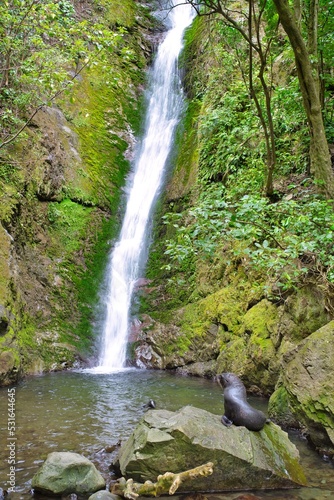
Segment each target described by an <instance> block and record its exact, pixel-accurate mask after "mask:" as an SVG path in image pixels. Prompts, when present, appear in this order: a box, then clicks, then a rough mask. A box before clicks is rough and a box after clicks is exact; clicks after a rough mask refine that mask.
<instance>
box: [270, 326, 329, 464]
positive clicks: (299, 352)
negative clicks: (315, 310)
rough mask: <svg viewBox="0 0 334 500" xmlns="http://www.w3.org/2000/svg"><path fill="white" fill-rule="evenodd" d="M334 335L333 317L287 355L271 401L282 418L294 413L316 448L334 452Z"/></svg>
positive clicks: (271, 410) (274, 409)
mask: <svg viewBox="0 0 334 500" xmlns="http://www.w3.org/2000/svg"><path fill="white" fill-rule="evenodd" d="M333 339H334V321H331V322H330V323H328V324H327V325H325V326H323V327H322V328H320V329H319V330H317V331H315V332H314V333H312V335H310V336H309V337H308V338H306V339H305V340H303V341H302V342H301V343H300V344H299V345H298V346H297V347H296V349H295V351H293V352H290V353H289V354H287V355H286V356H285V358H283V361H284V364H283V367H282V368H283V369H282V371H281V378H280V386H279V387H278V388H277V390H276V391H275V393H274V394H273V396H272V397H271V399H270V405H269V409H270V414H272V415H273V417H274V418H275V419H276V420H277V421H278V422H282V423H284V418H285V417H284V415H286V414H287V413H289V414H292V415H293V418H294V420H295V421H297V422H299V426H301V427H304V428H306V430H307V433H308V435H309V439H310V441H311V442H312V443H313V444H314V445H315V446H316V448H318V449H319V450H321V451H322V452H324V453H325V454H328V455H334V385H333V380H334V364H333V360H334V340H333Z"/></svg>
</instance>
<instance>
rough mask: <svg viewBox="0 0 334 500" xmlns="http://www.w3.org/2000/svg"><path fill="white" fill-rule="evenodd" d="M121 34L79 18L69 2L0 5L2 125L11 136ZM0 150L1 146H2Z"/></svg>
mask: <svg viewBox="0 0 334 500" xmlns="http://www.w3.org/2000/svg"><path fill="white" fill-rule="evenodd" d="M122 35H123V32H122V31H121V30H117V31H112V30H110V29H109V27H107V26H105V25H104V24H99V23H98V22H95V23H88V22H87V21H86V20H84V19H80V20H79V19H78V18H77V16H76V14H75V10H74V6H73V4H72V2H70V1H69V0H58V1H53V2H51V1H45V0H7V1H6V2H4V3H1V5H0V60H1V65H0V98H1V107H0V126H1V130H2V133H3V137H6V138H8V137H10V136H11V134H14V135H15V129H16V127H17V124H18V122H19V121H20V120H21V119H23V120H24V119H26V117H27V113H28V114H29V113H30V112H31V110H32V109H34V108H36V107H38V106H40V105H41V104H42V103H44V102H45V103H46V104H47V103H49V102H50V99H52V97H53V96H55V95H56V94H57V93H59V92H61V91H62V90H63V89H65V88H68V87H69V86H70V85H72V83H73V75H74V76H75V74H76V72H78V71H80V68H82V67H83V66H85V65H87V64H90V63H91V62H93V61H94V60H96V59H97V58H98V57H101V54H102V51H103V50H104V49H107V50H109V49H111V48H113V47H115V45H117V44H118V42H119V41H120V39H121V38H122ZM0 146H1V141H0Z"/></svg>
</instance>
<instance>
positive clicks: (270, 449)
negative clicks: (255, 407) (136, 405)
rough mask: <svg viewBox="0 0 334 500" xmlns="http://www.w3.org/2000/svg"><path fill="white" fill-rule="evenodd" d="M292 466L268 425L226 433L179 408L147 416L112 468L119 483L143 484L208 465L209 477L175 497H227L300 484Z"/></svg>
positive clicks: (291, 450)
mask: <svg viewBox="0 0 334 500" xmlns="http://www.w3.org/2000/svg"><path fill="white" fill-rule="evenodd" d="M298 460H299V454H298V451H297V449H296V448H295V446H294V445H293V444H292V443H291V442H290V441H289V439H288V436H287V434H286V433H285V432H283V431H282V430H281V429H280V428H279V427H278V426H276V425H275V424H273V423H269V424H266V425H265V427H264V429H263V430H262V431H260V432H251V431H248V430H247V429H246V428H245V427H235V426H232V427H230V428H227V427H225V426H223V425H222V423H221V422H220V416H217V415H213V414H211V413H209V412H207V411H205V410H200V409H198V408H194V407H191V406H185V407H184V408H182V409H181V410H179V411H178V412H171V411H167V410H152V411H149V412H148V413H147V414H146V415H145V417H144V418H143V420H142V421H141V423H140V424H139V425H138V427H137V428H136V429H135V431H134V432H133V434H132V436H131V437H130V438H129V440H128V441H127V442H126V443H125V444H124V446H123V447H122V448H121V450H120V452H119V456H118V461H117V466H118V467H119V468H120V471H121V474H122V475H123V476H124V477H126V478H130V477H131V478H133V479H134V480H135V481H139V482H144V481H146V480H151V481H155V480H156V477H157V476H158V475H159V474H162V473H164V472H167V471H168V472H174V473H175V472H181V471H184V470H187V469H190V468H193V467H196V466H199V465H201V464H204V463H206V462H209V461H210V462H213V464H214V470H213V474H212V476H210V477H208V478H205V477H204V478H197V479H194V480H193V481H192V483H191V484H190V485H189V483H188V484H187V483H186V484H184V485H181V487H180V490H179V491H180V492H182V491H227V490H242V489H271V488H293V487H296V486H298V485H302V484H305V476H304V473H303V471H302V468H301V466H300V464H299V461H298Z"/></svg>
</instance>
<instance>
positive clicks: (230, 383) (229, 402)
mask: <svg viewBox="0 0 334 500" xmlns="http://www.w3.org/2000/svg"><path fill="white" fill-rule="evenodd" d="M218 383H219V384H220V385H221V386H222V387H223V388H224V408H225V412H224V415H223V416H222V419H221V421H222V423H223V424H224V425H226V427H230V426H231V425H232V424H234V425H238V426H242V425H243V426H245V427H246V428H247V429H248V430H250V431H260V430H261V429H263V427H264V424H265V423H266V422H269V420H268V419H267V417H266V416H265V414H264V413H263V412H262V411H260V410H256V409H255V408H253V407H252V406H251V405H250V404H249V403H248V402H247V394H246V388H245V386H244V384H243V382H242V381H241V379H240V378H239V377H237V375H235V374H234V373H222V374H221V375H219V376H218Z"/></svg>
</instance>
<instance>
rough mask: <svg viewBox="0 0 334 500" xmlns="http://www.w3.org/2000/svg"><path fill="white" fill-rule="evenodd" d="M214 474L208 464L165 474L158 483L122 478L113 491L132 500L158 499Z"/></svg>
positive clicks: (158, 478) (209, 463) (211, 464)
mask: <svg viewBox="0 0 334 500" xmlns="http://www.w3.org/2000/svg"><path fill="white" fill-rule="evenodd" d="M212 473H213V463H212V462H208V463H207V464H204V465H199V466H198V467H195V468H194V469H190V470H186V471H184V472H179V473H177V474H174V473H173V472H165V474H163V475H161V476H158V477H157V482H156V483H152V481H145V483H144V484H142V483H135V482H134V481H133V479H128V480H126V479H125V478H124V477H121V478H120V479H119V480H118V481H117V482H116V483H115V484H114V485H113V488H112V490H111V492H112V493H114V494H115V495H120V496H122V497H124V498H129V499H130V500H136V498H137V497H138V496H147V497H158V496H160V495H162V494H163V493H169V495H174V493H175V492H176V491H177V490H178V488H179V487H180V485H181V484H182V483H183V482H184V481H187V480H188V479H195V478H196V477H198V476H204V477H206V476H211V474H212Z"/></svg>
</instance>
